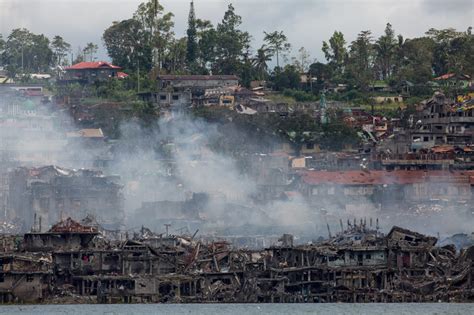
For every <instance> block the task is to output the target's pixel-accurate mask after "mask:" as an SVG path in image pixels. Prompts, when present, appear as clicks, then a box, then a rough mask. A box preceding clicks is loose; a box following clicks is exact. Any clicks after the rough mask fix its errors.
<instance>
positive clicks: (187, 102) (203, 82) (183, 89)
mask: <svg viewBox="0 0 474 315" xmlns="http://www.w3.org/2000/svg"><path fill="white" fill-rule="evenodd" d="M157 82H158V83H157V84H158V93H157V95H156V103H157V104H158V106H160V107H164V108H170V109H172V110H174V111H181V110H183V109H184V108H186V107H190V106H191V105H192V103H193V101H194V100H197V99H200V98H202V97H203V96H204V95H205V93H206V90H211V89H218V88H228V87H237V86H238V84H239V78H238V77H237V76H235V75H159V76H158V77H157Z"/></svg>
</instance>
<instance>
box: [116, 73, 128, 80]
mask: <svg viewBox="0 0 474 315" xmlns="http://www.w3.org/2000/svg"><path fill="white" fill-rule="evenodd" d="M126 77H128V74H126V73H125V72H117V78H119V79H125V78H126Z"/></svg>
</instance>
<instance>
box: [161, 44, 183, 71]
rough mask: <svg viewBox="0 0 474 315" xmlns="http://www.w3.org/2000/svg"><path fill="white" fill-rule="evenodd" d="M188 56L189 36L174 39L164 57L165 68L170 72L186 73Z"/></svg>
mask: <svg viewBox="0 0 474 315" xmlns="http://www.w3.org/2000/svg"><path fill="white" fill-rule="evenodd" d="M186 57H187V38H186V37H183V38H180V39H174V40H173V42H172V43H170V48H169V49H168V51H167V54H166V56H165V58H164V64H163V68H165V69H166V70H167V71H168V72H170V73H181V74H183V73H185V71H186V69H187V68H188V66H189V64H188V63H187V62H186Z"/></svg>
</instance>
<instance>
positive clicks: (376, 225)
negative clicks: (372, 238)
mask: <svg viewBox="0 0 474 315" xmlns="http://www.w3.org/2000/svg"><path fill="white" fill-rule="evenodd" d="M375 228H376V229H377V230H378V229H379V218H377V221H376V223H375Z"/></svg>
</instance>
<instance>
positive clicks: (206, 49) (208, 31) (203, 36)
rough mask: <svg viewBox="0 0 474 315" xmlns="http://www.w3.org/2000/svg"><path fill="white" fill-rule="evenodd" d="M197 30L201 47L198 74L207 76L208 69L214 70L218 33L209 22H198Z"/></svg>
mask: <svg viewBox="0 0 474 315" xmlns="http://www.w3.org/2000/svg"><path fill="white" fill-rule="evenodd" d="M196 29H197V38H198V47H199V49H198V52H199V57H198V60H199V61H198V63H199V70H198V72H201V73H206V74H207V73H208V70H207V69H208V68H212V65H213V64H214V62H215V59H216V44H217V32H216V30H215V29H214V26H213V25H212V23H211V22H210V21H207V20H200V19H198V20H196Z"/></svg>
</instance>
